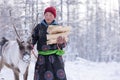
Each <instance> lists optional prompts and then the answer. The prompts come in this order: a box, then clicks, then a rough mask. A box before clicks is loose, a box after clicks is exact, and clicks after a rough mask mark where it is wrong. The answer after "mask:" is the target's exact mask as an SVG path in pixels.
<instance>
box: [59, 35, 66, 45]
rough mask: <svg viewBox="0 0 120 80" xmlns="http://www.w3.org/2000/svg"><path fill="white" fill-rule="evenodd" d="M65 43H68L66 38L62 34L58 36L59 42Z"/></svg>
mask: <svg viewBox="0 0 120 80" xmlns="http://www.w3.org/2000/svg"><path fill="white" fill-rule="evenodd" d="M63 43H66V40H65V38H64V37H62V36H59V37H58V38H57V44H63Z"/></svg>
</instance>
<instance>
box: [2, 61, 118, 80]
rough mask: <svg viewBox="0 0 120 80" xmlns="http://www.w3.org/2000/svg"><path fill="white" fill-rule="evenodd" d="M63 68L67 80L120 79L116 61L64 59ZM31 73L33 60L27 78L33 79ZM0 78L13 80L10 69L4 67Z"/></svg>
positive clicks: (32, 71)
mask: <svg viewBox="0 0 120 80" xmlns="http://www.w3.org/2000/svg"><path fill="white" fill-rule="evenodd" d="M65 69H66V74H67V78H68V80H120V63H116V62H110V63H95V62H90V61H87V60H84V59H78V60H77V61H73V62H70V61H66V62H65ZM33 73H34V62H31V64H30V68H29V77H28V80H33ZM0 78H5V79H4V80H14V79H13V73H12V71H11V70H10V69H8V68H6V67H4V68H3V70H2V72H1V73H0ZM0 80H3V79H0ZM21 80H22V79H21Z"/></svg>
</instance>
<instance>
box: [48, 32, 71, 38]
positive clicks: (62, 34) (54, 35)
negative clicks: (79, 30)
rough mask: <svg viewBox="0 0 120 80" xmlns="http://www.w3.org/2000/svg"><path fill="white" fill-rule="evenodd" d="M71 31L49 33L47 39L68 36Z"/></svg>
mask: <svg viewBox="0 0 120 80" xmlns="http://www.w3.org/2000/svg"><path fill="white" fill-rule="evenodd" d="M68 34H69V32H64V33H58V34H47V40H50V39H57V38H58V37H59V36H62V37H67V36H68Z"/></svg>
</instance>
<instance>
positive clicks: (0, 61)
mask: <svg viewBox="0 0 120 80" xmlns="http://www.w3.org/2000/svg"><path fill="white" fill-rule="evenodd" d="M2 68H3V59H2V57H1V60H0V72H1V69H2Z"/></svg>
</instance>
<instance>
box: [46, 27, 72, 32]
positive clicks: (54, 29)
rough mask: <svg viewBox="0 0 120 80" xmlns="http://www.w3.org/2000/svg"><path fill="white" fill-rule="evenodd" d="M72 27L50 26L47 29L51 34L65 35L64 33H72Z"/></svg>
mask: <svg viewBox="0 0 120 80" xmlns="http://www.w3.org/2000/svg"><path fill="white" fill-rule="evenodd" d="M70 29H71V27H70V26H65V27H63V26H58V25H50V26H49V27H48V29H47V32H48V33H49V34H56V33H64V32H70Z"/></svg>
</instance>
